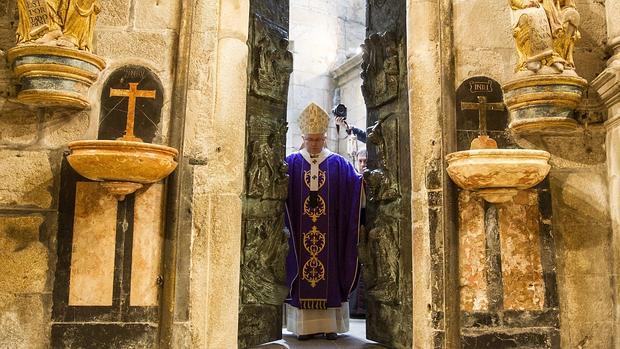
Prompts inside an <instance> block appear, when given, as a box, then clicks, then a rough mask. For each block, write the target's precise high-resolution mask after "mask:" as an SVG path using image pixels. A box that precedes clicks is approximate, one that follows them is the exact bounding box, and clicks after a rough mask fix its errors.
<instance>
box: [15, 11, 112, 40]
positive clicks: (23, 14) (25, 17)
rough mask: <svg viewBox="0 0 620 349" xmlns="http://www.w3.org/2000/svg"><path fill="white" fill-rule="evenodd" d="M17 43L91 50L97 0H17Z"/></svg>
mask: <svg viewBox="0 0 620 349" xmlns="http://www.w3.org/2000/svg"><path fill="white" fill-rule="evenodd" d="M17 8H18V10H19V25H18V27H17V33H16V34H17V44H18V45H27V44H39V45H52V46H63V47H69V48H76V49H78V50H84V51H88V52H91V51H92V49H93V32H94V29H95V21H96V18H97V14H98V13H99V12H100V11H101V4H100V3H99V0H17Z"/></svg>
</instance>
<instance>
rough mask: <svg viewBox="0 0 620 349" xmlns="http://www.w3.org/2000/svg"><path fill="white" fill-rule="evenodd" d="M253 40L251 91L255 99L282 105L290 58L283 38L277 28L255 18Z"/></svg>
mask: <svg viewBox="0 0 620 349" xmlns="http://www.w3.org/2000/svg"><path fill="white" fill-rule="evenodd" d="M254 23H255V25H256V29H257V30H256V38H255V39H254V40H255V47H254V53H253V56H254V57H253V62H254V64H253V69H255V72H256V74H252V76H255V78H254V79H252V91H253V92H254V93H256V94H257V95H259V96H265V97H270V98H272V99H275V100H276V101H285V100H286V96H287V94H288V80H289V76H290V74H291V72H292V71H293V55H292V54H291V53H290V52H289V51H288V40H287V39H286V36H284V35H283V34H281V33H279V31H278V30H277V28H275V27H272V26H271V25H269V24H267V23H265V22H263V20H261V19H260V17H256V18H255V22H254Z"/></svg>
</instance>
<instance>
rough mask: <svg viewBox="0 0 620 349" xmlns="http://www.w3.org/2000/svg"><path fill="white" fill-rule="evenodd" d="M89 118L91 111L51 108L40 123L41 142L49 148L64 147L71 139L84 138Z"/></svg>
mask: <svg viewBox="0 0 620 349" xmlns="http://www.w3.org/2000/svg"><path fill="white" fill-rule="evenodd" d="M89 119H90V112H89V111H75V110H54V109H50V110H49V112H48V113H46V114H44V116H43V119H42V120H41V123H40V127H41V136H40V144H41V145H42V146H44V147H48V148H62V147H65V146H66V145H67V143H69V142H71V141H75V140H78V139H81V138H84V136H85V135H84V134H85V132H86V130H87V129H88V125H89V122H90V120H89Z"/></svg>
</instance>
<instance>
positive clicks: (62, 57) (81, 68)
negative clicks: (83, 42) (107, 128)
mask: <svg viewBox="0 0 620 349" xmlns="http://www.w3.org/2000/svg"><path fill="white" fill-rule="evenodd" d="M8 62H9V65H10V66H11V68H12V69H13V72H14V74H15V76H16V77H17V78H18V79H19V82H20V84H21V88H20V91H19V93H18V95H17V100H18V101H19V102H21V103H24V104H29V105H33V106H37V107H49V106H61V107H70V108H80V109H83V108H87V107H89V103H88V89H89V87H90V86H91V85H92V84H93V83H94V82H95V81H96V80H97V78H98V76H99V73H100V72H101V70H103V68H105V61H104V60H103V59H102V58H101V57H99V56H96V55H94V54H92V53H88V52H85V51H80V50H76V49H70V48H64V47H58V46H44V45H24V46H17V47H14V48H12V49H10V50H9V51H8Z"/></svg>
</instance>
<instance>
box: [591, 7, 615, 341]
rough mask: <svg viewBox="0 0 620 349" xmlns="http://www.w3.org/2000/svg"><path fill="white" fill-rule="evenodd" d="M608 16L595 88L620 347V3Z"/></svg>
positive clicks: (607, 10) (594, 83) (606, 8)
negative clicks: (602, 109) (605, 53)
mask: <svg viewBox="0 0 620 349" xmlns="http://www.w3.org/2000/svg"><path fill="white" fill-rule="evenodd" d="M605 10H606V13H607V43H608V45H609V46H610V48H611V49H612V50H613V53H614V55H613V56H612V57H611V58H610V59H609V60H608V61H607V69H605V70H604V71H603V72H602V73H601V74H600V75H599V76H598V77H596V79H594V81H592V87H593V88H594V89H595V90H597V91H598V93H599V95H600V96H601V98H602V100H603V102H604V103H605V106H606V107H607V109H608V118H607V122H606V123H605V127H606V130H607V139H606V151H607V179H608V183H609V184H608V185H609V210H610V215H611V220H612V230H613V233H612V246H611V248H612V249H611V252H612V261H613V270H612V275H615V276H613V277H612V285H614V290H615V291H614V292H615V295H614V299H615V302H616V304H615V305H614V312H613V314H614V332H615V336H614V340H615V343H614V344H615V346H616V347H617V346H618V345H620V339H619V338H618V336H619V335H620V304H619V303H618V297H619V296H620V294H618V271H619V270H620V18H619V17H618V15H619V14H620V0H607V1H605Z"/></svg>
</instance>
